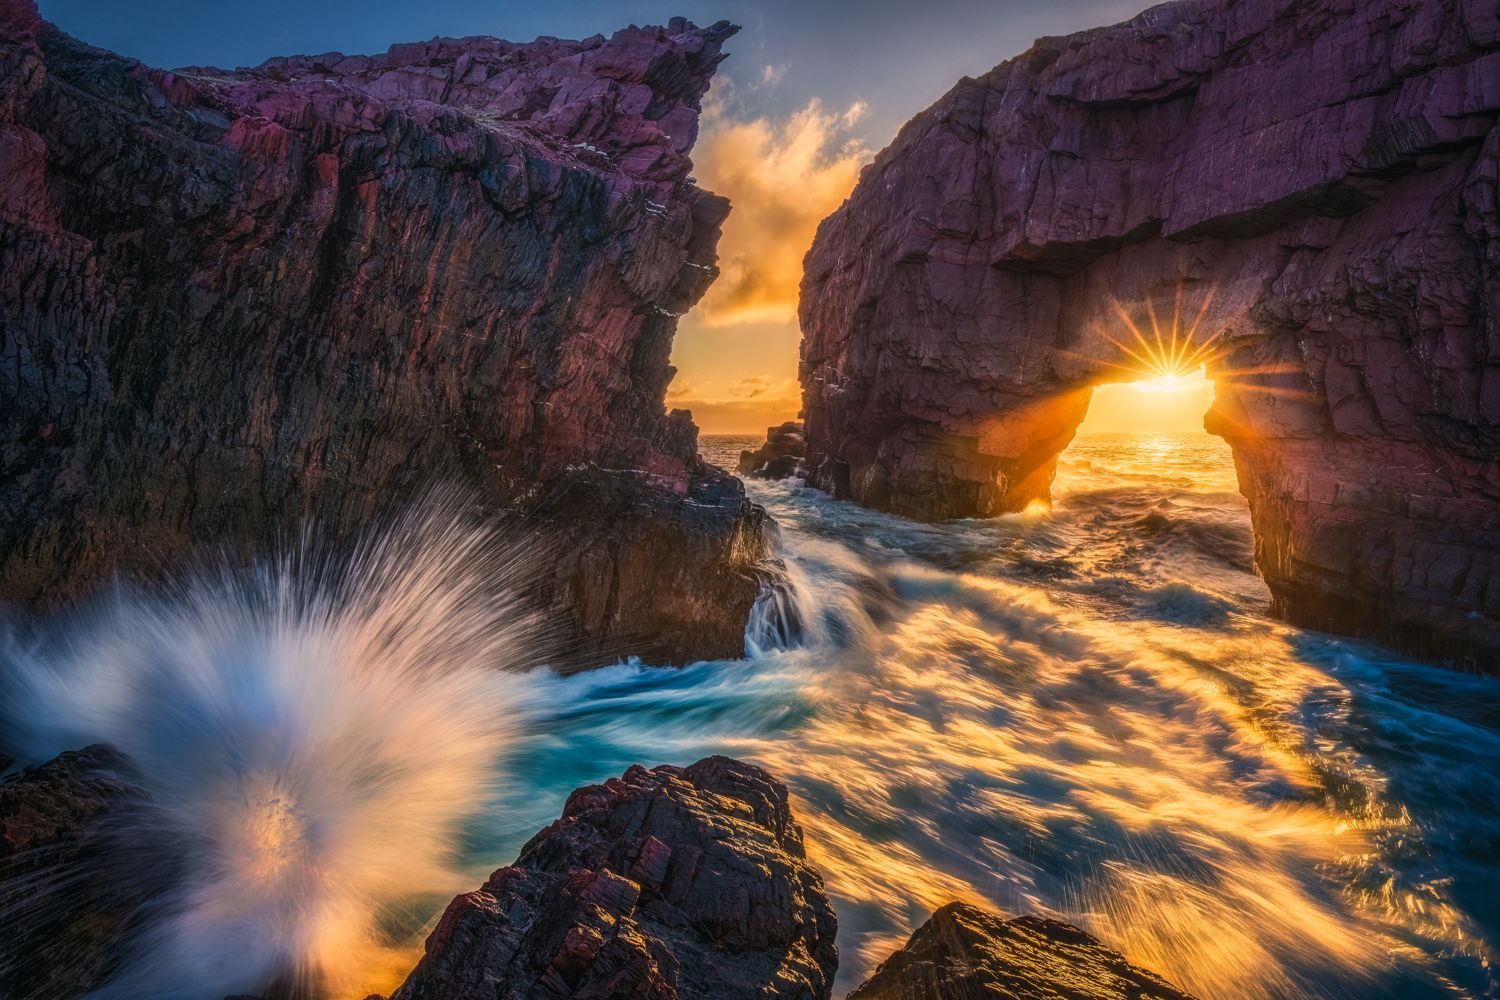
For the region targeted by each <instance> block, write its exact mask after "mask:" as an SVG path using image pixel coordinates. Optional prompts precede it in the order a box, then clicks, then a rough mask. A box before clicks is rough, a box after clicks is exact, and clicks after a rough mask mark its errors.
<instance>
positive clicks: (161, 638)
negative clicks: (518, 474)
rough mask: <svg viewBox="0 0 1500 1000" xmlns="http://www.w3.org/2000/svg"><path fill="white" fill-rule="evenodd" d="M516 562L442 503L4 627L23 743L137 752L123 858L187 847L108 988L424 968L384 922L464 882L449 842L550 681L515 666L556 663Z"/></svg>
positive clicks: (315, 979)
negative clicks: (342, 535) (344, 536)
mask: <svg viewBox="0 0 1500 1000" xmlns="http://www.w3.org/2000/svg"><path fill="white" fill-rule="evenodd" d="M523 574H524V566H523V564H522V563H521V562H520V561H519V560H518V559H517V558H516V557H515V556H514V555H513V554H511V555H507V553H506V551H505V549H504V547H503V546H501V545H499V544H498V543H497V539H496V538H495V537H493V536H492V535H491V534H490V533H489V532H487V531H485V530H483V529H481V528H478V527H476V526H475V525H474V524H473V523H471V522H470V521H469V520H468V519H467V518H466V517H464V516H463V514H462V512H461V507H460V505H459V504H458V503H456V502H453V501H437V502H434V503H433V504H431V505H429V506H428V508H426V509H425V510H424V512H423V513H420V514H413V515H410V516H407V517H405V518H404V519H402V520H400V521H398V522H396V523H395V524H394V525H392V526H390V527H389V528H387V529H386V530H383V531H380V532H378V533H376V534H374V535H372V536H371V538H370V540H369V541H368V542H366V543H365V544H363V545H360V546H358V547H357V548H356V549H355V550H354V551H353V552H352V553H343V554H335V553H333V552H331V551H329V550H327V549H324V548H320V547H319V546H318V545H316V544H313V543H307V544H304V545H303V546H301V547H299V548H297V549H296V550H295V551H294V552H293V553H292V554H290V555H289V556H287V557H286V558H284V559H282V560H280V561H277V562H274V563H272V564H269V565H264V566H261V567H258V568H255V569H252V570H249V571H246V572H233V571H229V570H219V571H208V572H203V573H199V574H196V575H194V576H193V577H192V578H191V579H190V580H189V581H187V582H184V583H181V584H180V585H178V586H177V587H176V588H175V589H174V590H172V591H171V592H170V593H166V594H161V595H155V596H145V595H141V594H135V593H126V592H120V593H116V594H114V595H112V596H111V597H109V598H108V599H106V600H104V601H102V602H101V603H100V604H99V605H98V606H95V607H94V608H92V609H91V610H90V611H88V612H86V613H80V614H75V615H71V616H67V617H66V618H65V619H64V620H63V621H59V622H55V623H53V624H52V625H51V627H50V628H49V629H48V631H47V632H46V634H42V635H33V636H30V637H22V636H16V635H13V636H11V640H10V649H9V650H8V652H7V659H8V660H9V661H10V662H9V663H7V664H6V674H7V675H8V680H9V683H10V684H11V685H12V692H11V695H12V697H11V699H10V707H11V709H12V712H11V713H10V714H11V716H12V718H11V719H10V727H9V732H10V734H11V735H12V737H13V738H14V739H15V741H16V743H17V744H18V746H17V749H18V750H20V751H21V752H22V754H23V755H24V757H26V758H29V759H32V760H40V759H44V758H47V757H49V756H51V755H52V754H54V753H56V752H59V751H62V750H66V749H72V748H76V747H79V746H83V745H85V744H90V743H99V742H102V743H107V744H110V745H112V746H113V747H115V748H117V749H118V750H121V751H123V752H124V753H125V754H126V755H127V757H128V758H129V759H130V761H131V762H132V763H133V765H134V766H135V769H136V771H137V773H138V780H139V783H140V784H141V786H142V787H143V788H144V790H145V791H146V792H147V793H148V794H149V796H150V799H151V805H150V807H149V808H148V809H147V810H146V811H145V812H143V813H141V814H139V815H136V816H133V817H132V818H131V820H130V821H129V823H128V824H126V825H125V826H124V827H123V828H122V829H120V830H119V831H117V834H118V840H119V843H118V844H117V845H116V846H117V848H118V856H119V857H121V858H123V859H127V861H126V863H129V861H130V860H134V861H135V863H139V864H144V862H145V859H148V858H158V857H159V856H160V855H161V854H162V853H163V848H162V845H171V846H170V848H168V849H167V850H168V851H169V853H170V854H171V855H172V856H173V862H174V864H173V871H172V873H171V874H170V877H167V878H166V880H167V884H168V886H169V888H167V889H166V891H165V892H164V893H159V894H158V895H157V898H156V899H155V900H154V901H153V903H152V904H151V910H152V912H151V914H149V916H148V919H146V921H145V928H144V930H143V931H142V932H141V933H140V934H139V935H138V937H137V938H136V939H135V940H134V941H133V942H132V945H131V950H130V954H129V956H128V958H127V959H126V962H125V964H124V966H123V969H122V971H121V972H120V973H119V975H118V976H117V977H116V978H115V979H114V981H113V982H112V983H111V984H110V986H109V987H107V988H106V989H105V990H104V991H103V992H102V993H100V994H99V996H100V997H102V998H121V1000H124V998H132V997H141V996H152V997H162V998H177V997H182V998H188V997H192V998H198V997H204V996H213V997H222V996H224V995H225V994H226V993H227V994H234V993H259V992H260V991H261V990H263V989H266V988H268V987H272V986H277V987H279V988H281V989H283V990H286V989H288V988H290V990H291V992H293V993H298V994H308V995H315V996H316V995H334V996H344V995H351V996H364V995H365V993H367V992H368V991H369V989H371V988H374V986H375V985H376V983H374V982H372V979H378V978H379V976H380V973H379V971H378V970H380V969H381V968H383V967H384V966H387V965H389V966H392V971H393V972H394V971H395V968H397V967H402V968H403V971H404V968H409V966H410V964H411V955H410V947H409V945H410V942H401V943H399V944H398V945H397V946H396V948H395V951H394V952H393V951H392V942H390V941H389V940H388V936H387V935H386V934H385V933H383V931H382V929H381V922H382V919H383V918H384V917H385V916H386V915H387V912H386V911H387V909H388V908H389V907H391V906H392V905H393V904H396V903H399V902H401V901H403V900H406V899H409V898H411V897H413V896H414V895H417V894H422V893H441V894H448V893H452V892H455V891H461V890H463V889H466V888H470V886H469V885H468V884H467V883H466V882H465V880H464V877H463V876H461V875H460V874H459V872H458V870H457V869H456V868H455V866H454V861H455V847H456V835H457V834H458V832H459V830H460V826H461V823H462V822H463V821H464V820H465V819H467V818H468V817H470V816H471V815H472V814H473V813H474V812H475V811H476V810H478V809H480V808H482V807H483V806H484V804H485V803H486V802H487V801H488V799H489V797H490V796H489V790H490V789H491V788H492V787H493V786H494V783H495V781H496V775H497V770H496V769H497V764H498V762H499V760H500V759H501V758H502V757H503V756H504V754H505V753H506V751H507V750H508V749H509V748H510V747H512V745H513V743H514V741H515V740H516V739H517V738H518V736H519V735H520V733H521V727H522V724H523V723H524V720H525V719H526V716H527V713H528V711H529V710H530V709H529V707H528V706H529V705H530V699H531V692H532V691H533V690H534V688H535V685H534V684H532V683H530V682H528V681H527V680H526V678H524V677H521V676H518V675H517V674H515V673H513V672H509V670H508V669H507V668H516V667H522V666H530V665H532V664H534V663H535V662H537V660H538V658H539V656H540V653H541V651H540V650H539V649H538V648H537V647H536V641H537V640H536V636H537V634H538V623H537V621H536V620H535V619H534V618H533V617H532V616H530V615H529V614H528V613H527V612H526V611H525V610H524V609H523V608H522V607H521V605H520V604H519V603H518V601H517V600H516V599H515V598H514V597H512V596H511V594H512V593H513V587H512V584H513V583H515V582H517V581H518V578H519V577H520V576H522V575H523ZM140 877H141V878H142V879H143V880H145V879H150V880H155V881H157V882H160V881H161V880H162V879H163V878H164V877H166V873H164V872H162V871H161V870H159V869H158V870H143V871H141V872H140Z"/></svg>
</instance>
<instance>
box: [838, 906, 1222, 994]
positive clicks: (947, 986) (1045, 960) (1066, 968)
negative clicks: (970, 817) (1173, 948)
mask: <svg viewBox="0 0 1500 1000" xmlns="http://www.w3.org/2000/svg"><path fill="white" fill-rule="evenodd" d="M971 997H1016V998H1023V997H1024V998H1028V1000H1029V998H1036V1000H1043V998H1046V1000H1193V998H1192V997H1191V996H1189V995H1188V994H1186V993H1184V992H1182V991H1181V990H1179V989H1176V988H1174V987H1173V986H1171V985H1170V984H1169V983H1167V982H1166V981H1165V980H1163V979H1161V978H1160V977H1158V976H1156V975H1153V974H1152V973H1150V972H1147V971H1146V970H1144V969H1138V968H1136V967H1135V966H1133V965H1131V964H1130V963H1129V962H1127V961H1126V960H1125V957H1124V956H1123V955H1121V954H1120V953H1119V952H1116V951H1112V950H1111V949H1109V948H1106V947H1105V946H1104V945H1103V944H1101V943H1100V942H1099V941H1098V940H1097V939H1095V938H1094V937H1092V936H1090V935H1088V934H1086V933H1084V932H1083V931H1081V930H1079V929H1078V928H1077V927H1073V926H1071V925H1070V924H1065V923H1062V922H1061V921H1057V920H1044V919H1042V918H1040V917H1017V918H1015V919H1013V920H1005V919H1002V918H1000V917H998V916H996V915H995V914H993V913H986V912H985V911H984V910H981V909H979V908H978V907H975V906H970V905H969V904H967V903H949V904H948V905H947V906H945V907H943V908H942V909H940V910H938V911H937V912H936V913H934V914H933V915H932V917H931V918H930V919H929V920H928V921H927V923H925V924H923V925H922V926H921V927H918V928H917V930H916V931H915V932H914V933H913V934H912V936H911V938H910V940H908V941H907V942H906V944H905V946H904V947H902V948H901V950H900V951H898V952H896V953H895V954H894V955H892V956H891V957H890V958H888V959H886V960H885V961H884V962H882V963H881V964H880V968H878V969H876V970H875V975H873V976H871V977H870V979H869V980H867V981H866V982H865V984H864V985H863V986H861V987H860V988H859V989H857V990H855V991H854V992H853V993H851V994H849V1000H969V998H971Z"/></svg>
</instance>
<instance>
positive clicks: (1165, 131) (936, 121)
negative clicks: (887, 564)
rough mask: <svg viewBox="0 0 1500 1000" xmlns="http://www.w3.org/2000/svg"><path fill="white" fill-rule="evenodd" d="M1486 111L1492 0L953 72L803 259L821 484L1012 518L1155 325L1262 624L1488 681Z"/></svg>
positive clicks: (1227, 27)
mask: <svg viewBox="0 0 1500 1000" xmlns="http://www.w3.org/2000/svg"><path fill="white" fill-rule="evenodd" d="M1497 115H1500V12H1497V10H1496V8H1495V5H1494V4H1493V3H1490V2H1487V0H1485V2H1481V0H1431V2H1424V3H1412V2H1409V0H1373V2H1356V0H1311V2H1289V0H1238V2H1229V0H1184V2H1179V3H1172V4H1167V5H1164V6H1160V7H1156V8H1153V9H1151V10H1149V11H1147V12H1145V13H1144V14H1141V15H1140V16H1139V17H1137V18H1135V19H1134V20H1132V21H1130V22H1129V23H1127V24H1123V25H1119V26H1117V27H1112V28H1103V29H1098V30H1094V31H1087V32H1083V33H1081V34H1078V35H1073V36H1071V37H1067V38H1048V39H1042V40H1041V41H1040V42H1038V43H1037V45H1036V47H1035V48H1033V49H1032V50H1031V51H1029V52H1027V53H1025V54H1024V55H1022V56H1021V57H1019V58H1017V59H1014V60H1012V61H1010V62H1007V63H1003V64H1002V65H1000V66H998V67H997V68H996V69H994V70H992V71H991V72H989V73H987V74H985V75H984V76H981V77H979V78H978V79H964V80H962V81H960V82H959V83H958V85H957V86H955V87H954V88H953V90H951V91H950V92H949V93H948V94H947V95H946V96H944V97H943V98H942V99H941V100H940V101H938V103H937V104H935V105H934V106H933V107H931V108H930V109H928V110H927V111H925V112H923V113H922V114H921V115H919V116H918V117H917V118H915V119H914V120H913V121H911V122H910V123H909V124H908V125H907V126H906V127H905V128H904V129H903V130H902V132H901V133H900V135H899V136H898V137H897V138H896V140H895V141H894V143H893V144H892V145H891V146H890V147H889V148H888V149H886V150H885V151H884V152H883V153H881V154H880V156H879V157H878V158H877V159H876V161H875V162H874V164H873V165H872V166H870V167H869V168H867V169H866V171H865V173H864V174H863V176H862V178H861V180H860V183H859V185H858V187H857V188H856V190H855V191H854V193H853V195H852V196H851V198H850V199H849V200H848V201H847V202H846V203H845V204H844V205H843V207H842V208H840V209H839V211H837V212H836V213H835V214H834V215H833V216H831V217H830V218H829V219H828V220H826V221H825V222H824V223H823V225H822V226H821V228H820V229H819V232H818V236H817V240H816V242H815V243H814V245H813V248H812V250H811V252H810V253H809V254H808V257H807V266H806V274H805V278H804V282H803V287H802V304H801V319H802V326H803V331H804V341H803V347H802V367H801V377H802V383H803V392H804V406H805V416H806V421H807V439H808V452H809V454H808V465H809V469H810V474H811V477H812V481H813V482H814V483H815V484H816V485H820V486H822V487H824V488H826V489H829V490H831V491H833V492H835V493H837V494H838V495H840V496H845V497H851V498H853V499H857V500H859V501H861V502H863V503H866V504H868V505H871V506H874V507H879V508H883V509H886V510H891V511H895V512H897V513H901V514H905V515H908V516H912V517H918V518H925V519H939V518H946V517H954V516H973V515H991V514H998V513H1003V512H1007V511H1015V510H1020V509H1023V508H1024V507H1025V506H1026V505H1027V503H1028V502H1030V501H1032V500H1034V499H1037V498H1043V497H1046V496H1047V493H1048V488H1049V484H1050V482H1051V478H1052V473H1053V469H1054V465H1055V461H1056V457H1057V455H1058V453H1059V451H1060V450H1061V449H1062V448H1064V447H1065V446H1066V445H1067V443H1068V442H1069V440H1070V439H1071V437H1072V435H1073V432H1074V428H1075V427H1076V426H1077V424H1078V423H1079V421H1080V420H1081V419H1082V416H1083V414H1084V412H1085V410H1086V408H1087V405H1088V399H1089V394H1090V387H1091V386H1092V385H1095V384H1098V383H1101V382H1107V381H1120V380H1122V379H1129V378H1133V377H1137V376H1138V375H1139V374H1140V372H1139V371H1138V370H1136V369H1138V368H1139V367H1140V366H1139V363H1138V362H1137V361H1136V360H1135V359H1134V358H1132V357H1131V355H1130V354H1129V353H1127V351H1126V350H1125V348H1131V349H1132V350H1134V351H1135V352H1136V353H1142V351H1141V346H1140V341H1137V340H1136V339H1135V334H1134V333H1133V332H1132V331H1131V327H1132V326H1134V327H1135V328H1137V329H1139V330H1140V331H1142V332H1143V334H1144V337H1145V339H1146V340H1147V341H1151V342H1154V341H1155V340H1156V339H1158V338H1157V332H1156V331H1161V336H1160V339H1161V340H1162V342H1164V343H1169V342H1170V339H1171V337H1172V336H1174V335H1175V336H1176V337H1177V338H1178V342H1179V343H1182V342H1186V341H1188V340H1191V341H1192V342H1193V344H1194V346H1195V348H1201V349H1203V351H1204V353H1205V355H1207V356H1209V361H1208V373H1209V375H1210V377H1212V378H1213V379H1214V380H1215V381H1216V383H1217V398H1216V402H1215V404H1214V407H1213V410H1212V411H1211V413H1210V414H1209V416H1208V425H1209V427H1210V429H1211V430H1212V431H1213V432H1214V433H1217V434H1221V435H1223V436H1224V437H1225V438H1226V439H1227V440H1228V441H1229V443H1230V444H1231V445H1232V446H1233V448H1234V452H1235V457H1236V461H1237V463H1238V467H1239V474H1240V483H1241V488H1242V490H1243V491H1244V493H1245V495H1246V496H1247V498H1248V499H1249V501H1250V507H1251V513H1252V516H1253V521H1254V527H1255V533H1256V551H1257V562H1258V565H1259V568H1260V571H1261V572H1262V573H1263V574H1264V576H1265V578H1266V581H1267V583H1268V584H1269V586H1270V589H1271V592H1272V595H1273V599H1274V604H1275V610H1277V611H1278V612H1279V613H1281V614H1282V615H1284V616H1286V617H1287V618H1290V619H1292V620H1294V621H1297V622H1301V623H1304V624H1310V625H1313V626H1317V627H1324V628H1329V629H1333V630H1338V631H1345V632H1353V633H1361V634H1367V635H1374V636H1377V637H1380V638H1384V639H1390V640H1395V641H1397V642H1400V643H1402V644H1403V645H1406V646H1408V647H1411V648H1415V649H1417V650H1418V651H1420V652H1423V653H1431V654H1435V655H1439V656H1454V657H1458V658H1461V659H1466V660H1468V661H1469V662H1475V663H1478V664H1479V665H1480V666H1489V667H1494V666H1495V665H1496V663H1497V662H1500V661H1497V653H1500V213H1497V177H1500V130H1497V129H1496V121H1497Z"/></svg>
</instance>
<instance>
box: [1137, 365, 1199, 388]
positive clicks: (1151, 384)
mask: <svg viewBox="0 0 1500 1000" xmlns="http://www.w3.org/2000/svg"><path fill="white" fill-rule="evenodd" d="M1204 378H1205V376H1204V372H1203V368H1202V367H1201V366H1200V367H1199V368H1197V369H1196V370H1194V371H1190V372H1182V373H1180V374H1176V375H1158V376H1157V377H1156V378H1145V379H1139V380H1137V381H1135V382H1131V383H1130V388H1132V389H1134V390H1135V391H1136V392H1192V391H1194V390H1195V389H1197V388H1199V387H1200V386H1201V385H1203V382H1204Z"/></svg>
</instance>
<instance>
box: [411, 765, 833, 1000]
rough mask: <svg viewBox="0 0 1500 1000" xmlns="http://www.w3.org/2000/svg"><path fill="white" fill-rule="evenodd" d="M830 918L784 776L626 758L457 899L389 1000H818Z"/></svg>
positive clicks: (829, 972)
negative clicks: (619, 771)
mask: <svg viewBox="0 0 1500 1000" xmlns="http://www.w3.org/2000/svg"><path fill="white" fill-rule="evenodd" d="M835 929H836V923H835V920H834V914H833V907H832V906H831V905H830V904H829V902H828V898H827V896H826V895H825V894H824V891H823V883H822V879H821V878H820V877H819V876H818V874H817V872H816V871H814V870H813V868H812V867H811V866H810V865H809V864H808V862H807V858H806V855H805V853H804V851H803V846H802V831H801V829H800V828H799V827H798V826H797V824H796V822H795V821H794V820H793V819H792V814H791V808H790V806H789V805H788V803H787V794H786V787H785V786H784V785H782V784H781V783H780V782H778V781H776V780H775V779H774V778H772V777H771V776H770V775H769V774H767V773H766V772H765V771H763V770H761V769H760V768H758V767H755V766H753V765H750V764H745V763H742V762H740V761H736V760H731V759H729V758H727V757H710V758H707V759H705V760H701V761H699V762H698V763H696V764H693V765H692V766H690V767H686V768H679V767H665V766H664V767H658V768H655V769H653V770H650V771H648V770H646V769H645V768H642V767H632V768H631V769H630V770H629V771H627V772H625V775H624V777H622V778H612V779H610V780H609V781H607V782H605V783H604V784H602V785H593V786H590V787H587V788H580V789H578V790H577V791H575V792H574V793H573V794H572V795H571V796H569V798H568V803H567V806H566V807H565V808H564V810H563V815H562V818H561V819H559V820H558V821H557V822H556V823H554V824H552V825H551V826H549V827H548V828H547V829H545V830H543V831H542V832H540V833H539V834H537V835H536V836H535V837H533V838H532V839H531V841H530V842H529V843H528V844H527V845H526V846H525V847H524V848H523V849H522V851H521V854H520V857H518V858H517V859H516V862H515V864H513V865H511V866H509V867H506V868H502V869H500V870H499V871H497V872H495V874H494V875H492V876H491V877H490V880H489V881H488V882H486V883H485V884H484V886H483V887H481V888H480V889H478V890H476V891H475V892H471V893H466V894H464V895H462V896H459V897H458V898H456V899H455V900H453V902H452V903H451V904H450V905H449V906H448V909H447V912H445V913H444V914H443V917H442V919H441V921H439V923H438V926H437V928H436V929H435V930H434V931H433V932H432V935H431V937H429V938H428V941H427V948H426V954H425V955H424V956H423V958H422V960H421V962H420V963H419V964H418V965H417V967H416V969H415V970H414V971H413V972H412V974H411V976H410V977H409V978H408V979H407V980H406V982H405V983H404V984H403V985H402V986H401V987H400V988H399V989H397V990H396V992H395V993H394V994H392V996H391V1000H439V998H441V1000H508V998H515V1000H522V998H527V997H537V996H557V997H599V998H607V997H617V998H620V1000H624V998H627V997H628V998H633V1000H689V998H693V1000H737V998H747V1000H748V998H752V997H756V998H766V997H777V998H786V1000H815V998H826V997H828V996H829V995H830V993H831V990H832V984H833V975H834V970H835V969H836V967H837V965H838V953H837V951H836V950H835V948H834V933H835Z"/></svg>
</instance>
